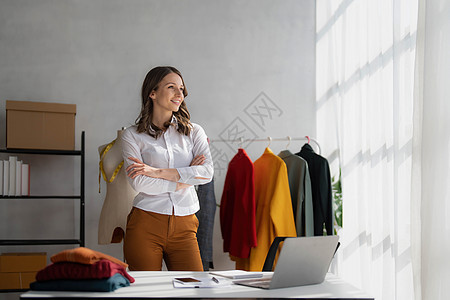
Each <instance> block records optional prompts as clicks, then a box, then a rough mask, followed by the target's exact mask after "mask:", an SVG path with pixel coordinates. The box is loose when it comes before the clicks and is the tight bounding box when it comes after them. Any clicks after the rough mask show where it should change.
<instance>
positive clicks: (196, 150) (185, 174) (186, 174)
mask: <svg viewBox="0 0 450 300" xmlns="http://www.w3.org/2000/svg"><path fill="white" fill-rule="evenodd" d="M192 140H193V144H194V146H193V149H192V153H193V156H194V157H196V156H198V155H202V154H203V155H205V162H204V163H203V165H198V166H189V167H183V168H177V171H178V174H179V175H180V179H179V180H178V182H181V183H186V184H190V185H198V184H205V183H208V182H210V181H211V180H212V178H213V175H214V166H213V162H212V157H211V151H210V149H209V143H208V137H207V136H206V133H205V131H204V130H203V128H202V127H200V126H199V125H197V124H194V128H193V132H192Z"/></svg>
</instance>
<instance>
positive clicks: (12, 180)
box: [8, 156, 17, 196]
mask: <svg viewBox="0 0 450 300" xmlns="http://www.w3.org/2000/svg"><path fill="white" fill-rule="evenodd" d="M16 164H17V156H10V157H9V192H8V195H9V196H15V195H16Z"/></svg>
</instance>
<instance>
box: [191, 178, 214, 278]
mask: <svg viewBox="0 0 450 300" xmlns="http://www.w3.org/2000/svg"><path fill="white" fill-rule="evenodd" d="M197 196H198V201H199V202H200V210H199V211H198V212H197V213H196V214H195V215H196V216H197V218H198V222H199V225H198V230H197V242H198V247H199V248H200V255H201V257H202V263H203V270H204V271H208V270H209V268H212V269H214V265H213V245H212V243H213V233H214V216H215V214H216V197H215V195H214V179H213V180H211V182H209V183H206V184H202V185H199V186H197Z"/></svg>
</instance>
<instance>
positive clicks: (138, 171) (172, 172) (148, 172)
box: [126, 154, 206, 191]
mask: <svg viewBox="0 0 450 300" xmlns="http://www.w3.org/2000/svg"><path fill="white" fill-rule="evenodd" d="M129 159H130V160H132V161H134V163H133V164H131V165H129V166H128V168H127V169H126V171H127V176H128V177H130V178H132V179H134V178H135V177H136V176H139V175H144V176H148V177H152V178H160V179H165V180H169V181H173V182H176V183H177V187H176V190H177V191H178V190H181V189H184V188H187V187H190V186H191V185H189V184H186V183H182V182H178V180H180V174H179V173H178V171H177V169H174V168H169V169H160V168H154V167H151V166H149V165H146V164H145V163H143V162H142V161H140V160H139V159H137V158H135V157H129ZM205 159H206V158H205V155H203V154H202V155H198V156H196V157H194V158H193V159H192V161H191V163H190V165H189V166H200V165H203V163H204V162H205ZM196 178H197V177H196ZM198 179H206V178H198Z"/></svg>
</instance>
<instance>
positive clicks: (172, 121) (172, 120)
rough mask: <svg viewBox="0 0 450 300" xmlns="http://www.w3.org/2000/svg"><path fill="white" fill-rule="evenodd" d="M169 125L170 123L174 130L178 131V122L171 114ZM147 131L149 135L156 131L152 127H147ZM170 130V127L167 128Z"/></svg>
mask: <svg viewBox="0 0 450 300" xmlns="http://www.w3.org/2000/svg"><path fill="white" fill-rule="evenodd" d="M170 123H172V124H173V125H174V127H175V129H178V120H177V118H175V116H174V115H173V114H172V119H170ZM149 127H150V128H149V130H150V132H151V133H156V131H155V130H154V129H153V128H152V126H149ZM169 128H170V127H169Z"/></svg>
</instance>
